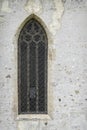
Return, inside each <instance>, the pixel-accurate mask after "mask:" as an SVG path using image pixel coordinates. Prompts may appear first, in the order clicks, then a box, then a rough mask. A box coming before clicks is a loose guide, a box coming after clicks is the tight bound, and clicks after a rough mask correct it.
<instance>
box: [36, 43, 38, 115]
mask: <svg viewBox="0 0 87 130" xmlns="http://www.w3.org/2000/svg"><path fill="white" fill-rule="evenodd" d="M36 113H38V44H37V43H36Z"/></svg>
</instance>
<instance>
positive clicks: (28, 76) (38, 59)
mask: <svg viewBox="0 0 87 130" xmlns="http://www.w3.org/2000/svg"><path fill="white" fill-rule="evenodd" d="M18 99H19V100H18V107H19V114H29V113H30V114H31V113H32V114H39V113H44V114H45V113H47V36H46V33H45V30H44V29H43V27H42V26H41V24H40V23H39V22H38V21H37V20H35V19H31V20H30V21H28V22H27V23H26V24H25V25H24V27H23V29H22V30H21V32H20V35H19V39H18Z"/></svg>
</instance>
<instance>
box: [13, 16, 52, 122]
mask: <svg viewBox="0 0 87 130" xmlns="http://www.w3.org/2000/svg"><path fill="white" fill-rule="evenodd" d="M32 18H35V19H36V20H37V21H38V22H39V23H40V24H41V25H42V26H43V28H44V29H45V32H46V34H47V37H48V72H47V73H48V79H47V80H48V84H47V87H48V88H47V89H48V92H47V96H48V98H47V99H48V100H47V102H48V104H47V107H48V108H47V109H48V113H47V114H18V38H19V34H20V31H21V29H22V28H23V26H24V25H25V24H26V22H27V21H29V20H30V19H32ZM50 45H52V36H51V34H50V32H49V30H48V28H47V26H46V25H45V24H44V22H43V21H42V20H41V19H40V18H39V17H38V16H36V15H35V14H31V15H30V16H28V17H27V18H25V19H24V20H23V21H22V22H21V23H20V25H19V28H18V30H17V32H16V34H15V38H14V46H15V61H16V64H15V69H16V75H15V95H14V109H15V111H16V120H32V119H41V120H44V119H45V120H50V119H52V113H53V90H52V89H53V88H52V83H51V80H52V76H51V69H52V68H51V64H52V61H51V60H52V57H50V55H52V54H51V53H52V51H51V47H50Z"/></svg>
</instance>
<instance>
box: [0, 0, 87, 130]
mask: <svg viewBox="0 0 87 130" xmlns="http://www.w3.org/2000/svg"><path fill="white" fill-rule="evenodd" d="M31 14H34V15H36V16H37V17H39V18H40V19H41V20H42V21H43V23H44V25H45V26H46V30H47V35H48V36H49V64H48V66H49V68H50V69H49V71H50V76H51V78H50V79H49V82H50V86H49V89H50V91H51V89H52V95H51V94H50V99H49V102H50V104H51V106H52V110H51V117H50V119H49V120H48V119H43V120H42V119H32V120H27V119H25V120H23V119H20V120H17V108H16V107H17V102H16V101H17V93H16V92H17V91H16V90H17V37H18V30H20V27H21V26H22V24H23V22H24V21H25V19H26V18H27V17H29V16H30V15H31ZM0 130H87V1H86V0H62V1H61V0H0Z"/></svg>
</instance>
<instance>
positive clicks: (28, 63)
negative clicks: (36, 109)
mask: <svg viewBox="0 0 87 130" xmlns="http://www.w3.org/2000/svg"><path fill="white" fill-rule="evenodd" d="M29 51H30V50H29V44H28V46H27V112H29V85H30V84H29Z"/></svg>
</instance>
